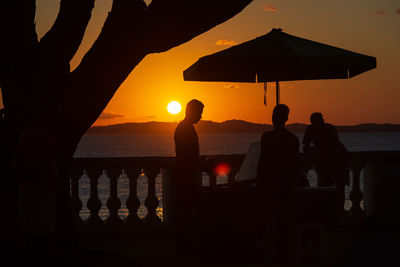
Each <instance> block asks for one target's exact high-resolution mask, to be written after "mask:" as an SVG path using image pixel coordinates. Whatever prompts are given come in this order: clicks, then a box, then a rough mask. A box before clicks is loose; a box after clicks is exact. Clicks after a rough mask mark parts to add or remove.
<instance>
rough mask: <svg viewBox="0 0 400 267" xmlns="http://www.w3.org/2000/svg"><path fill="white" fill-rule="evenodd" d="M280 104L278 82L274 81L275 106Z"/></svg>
mask: <svg viewBox="0 0 400 267" xmlns="http://www.w3.org/2000/svg"><path fill="white" fill-rule="evenodd" d="M279 102H280V93H279V81H276V104H277V105H278V104H279Z"/></svg>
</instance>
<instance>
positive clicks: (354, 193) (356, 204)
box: [350, 162, 364, 217]
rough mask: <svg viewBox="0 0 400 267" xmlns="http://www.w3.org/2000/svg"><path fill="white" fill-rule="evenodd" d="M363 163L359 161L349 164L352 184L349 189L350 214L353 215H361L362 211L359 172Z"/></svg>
mask: <svg viewBox="0 0 400 267" xmlns="http://www.w3.org/2000/svg"><path fill="white" fill-rule="evenodd" d="M363 167H364V164H363V163H361V162H354V163H352V164H351V172H352V173H353V186H352V188H351V191H350V200H351V202H352V203H351V208H350V215H351V216H354V217H361V216H362V215H363V214H364V212H363V210H362V209H361V206H360V203H361V200H362V199H363V193H362V192H361V190H360V173H361V170H362V169H363Z"/></svg>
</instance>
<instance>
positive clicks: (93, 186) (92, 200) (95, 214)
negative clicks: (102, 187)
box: [86, 171, 104, 224]
mask: <svg viewBox="0 0 400 267" xmlns="http://www.w3.org/2000/svg"><path fill="white" fill-rule="evenodd" d="M101 173H102V172H101V171H91V172H87V176H88V177H89V180H90V197H89V199H88V202H87V207H88V209H89V211H90V216H89V218H88V219H87V221H86V222H87V224H103V223H104V222H103V220H102V219H101V218H100V216H99V210H100V209H101V201H100V199H99V197H98V180H99V178H100V175H101Z"/></svg>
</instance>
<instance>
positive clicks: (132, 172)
mask: <svg viewBox="0 0 400 267" xmlns="http://www.w3.org/2000/svg"><path fill="white" fill-rule="evenodd" d="M140 173H141V171H140V169H139V168H130V169H127V171H126V175H127V176H128V179H129V197H128V199H127V200H126V207H127V209H128V210H129V214H128V216H127V217H126V223H127V224H128V225H135V224H139V223H141V222H142V220H141V219H140V218H139V216H138V214H137V212H138V209H139V207H140V200H139V198H138V197H137V178H138V176H139V175H140Z"/></svg>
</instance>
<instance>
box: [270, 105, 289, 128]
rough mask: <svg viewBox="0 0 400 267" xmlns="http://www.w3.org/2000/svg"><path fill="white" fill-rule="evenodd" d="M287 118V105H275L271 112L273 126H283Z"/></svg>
mask: <svg viewBox="0 0 400 267" xmlns="http://www.w3.org/2000/svg"><path fill="white" fill-rule="evenodd" d="M288 118H289V107H288V106H286V105H284V104H278V105H276V106H275V108H274V111H273V112H272V124H273V125H274V127H275V128H276V127H283V126H285V123H286V122H287V120H288Z"/></svg>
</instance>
